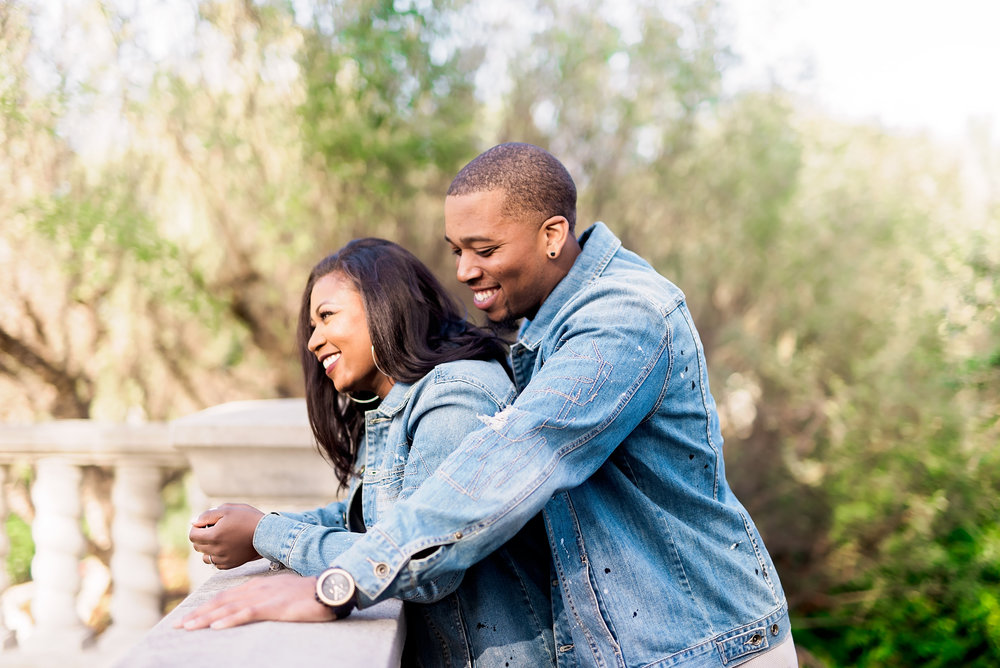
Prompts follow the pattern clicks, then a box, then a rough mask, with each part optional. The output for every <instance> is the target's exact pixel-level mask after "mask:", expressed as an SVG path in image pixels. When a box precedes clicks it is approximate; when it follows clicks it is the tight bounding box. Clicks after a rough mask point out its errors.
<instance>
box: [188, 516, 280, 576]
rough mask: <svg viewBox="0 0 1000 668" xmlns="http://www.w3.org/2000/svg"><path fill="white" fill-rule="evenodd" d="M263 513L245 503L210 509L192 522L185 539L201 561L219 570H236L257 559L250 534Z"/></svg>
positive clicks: (251, 534)
mask: <svg viewBox="0 0 1000 668" xmlns="http://www.w3.org/2000/svg"><path fill="white" fill-rule="evenodd" d="M263 516H264V513H262V512H261V511H259V510H257V509H256V508H254V507H253V506H248V505H246V504H245V503H224V504H222V505H221V506H219V507H218V508H210V509H208V510H206V511H205V512H203V513H202V514H201V515H199V516H198V517H196V518H195V519H194V521H193V522H191V525H192V528H191V531H190V533H188V538H189V539H190V540H191V544H192V545H193V546H194V549H195V550H197V551H198V552H201V553H202V558H201V560H202V561H204V562H205V563H206V564H215V566H217V567H218V568H223V569H225V568H236V567H237V566H240V565H242V564H245V563H247V562H248V561H253V560H254V559H260V555H259V554H257V550H255V549H254V547H253V533H254V531H255V530H256V529H257V523H258V522H260V518H261V517H263Z"/></svg>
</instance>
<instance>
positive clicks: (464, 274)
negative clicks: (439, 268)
mask: <svg viewBox="0 0 1000 668" xmlns="http://www.w3.org/2000/svg"><path fill="white" fill-rule="evenodd" d="M482 273H483V272H482V270H481V269H480V268H479V264H478V263H477V262H476V256H475V254H474V253H462V254H460V255H458V257H456V258H455V278H457V279H458V280H459V281H460V282H462V283H468V282H469V281H474V280H475V279H477V278H479V277H480V276H482Z"/></svg>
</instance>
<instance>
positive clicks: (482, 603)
mask: <svg viewBox="0 0 1000 668" xmlns="http://www.w3.org/2000/svg"><path fill="white" fill-rule="evenodd" d="M513 399H514V386H513V384H512V383H511V382H510V379H509V378H508V376H507V373H506V372H505V371H504V370H503V367H502V366H501V365H500V364H499V363H497V362H483V361H472V360H465V361H459V362H449V363H446V364H441V365H439V366H437V367H435V368H434V369H433V370H432V371H431V372H430V373H429V374H427V375H426V376H424V377H423V378H422V379H420V380H419V381H417V382H416V383H414V384H412V385H410V384H402V383H397V384H396V385H394V386H393V388H392V389H391V390H390V391H389V393H388V395H386V397H385V399H383V400H382V402H381V403H380V405H379V406H378V408H376V409H374V410H370V411H367V412H366V413H365V440H364V443H363V444H361V445H360V447H359V452H358V456H357V460H356V465H355V475H354V476H353V477H352V479H351V482H350V487H349V490H348V494H347V497H346V499H345V500H344V501H338V502H336V503H331V504H330V505H328V506H326V507H324V508H318V509H316V510H313V511H309V512H304V513H281V514H280V515H278V514H270V515H266V516H264V518H263V519H262V520H261V521H260V523H259V524H258V526H257V530H256V532H255V534H254V547H255V548H256V549H257V551H258V552H259V553H260V554H261V555H262V556H264V557H267V558H268V559H271V560H272V561H275V562H279V563H281V564H284V565H285V566H287V567H289V568H291V569H292V570H295V571H297V572H298V573H302V574H304V575H315V574H317V573H319V572H321V571H323V570H324V569H326V568H328V567H329V564H330V562H331V561H333V560H334V559H335V557H336V556H338V555H339V554H340V553H341V552H343V551H344V550H345V549H346V548H347V547H349V546H350V545H351V544H352V543H353V542H355V541H356V540H358V538H359V537H361V536H363V535H364V533H361V532H363V531H365V528H366V527H372V526H375V525H376V524H377V523H378V522H379V521H380V520H381V518H383V517H385V515H386V513H387V512H389V511H390V509H391V508H392V507H393V505H394V504H396V503H397V502H398V501H399V500H400V499H405V498H407V497H408V496H409V495H410V494H412V492H413V490H414V489H416V488H417V487H419V486H420V484H421V483H422V482H424V481H425V480H426V479H427V477H428V476H430V475H431V473H433V471H434V469H436V468H437V467H438V465H439V464H440V463H441V462H442V461H443V460H444V458H445V457H446V456H447V455H448V454H449V453H450V452H451V451H452V450H453V449H454V448H455V447H456V446H457V445H458V444H459V443H461V441H462V439H463V438H464V437H465V436H466V435H467V434H468V433H469V432H471V431H474V430H475V429H477V428H478V427H481V426H482V424H483V423H482V419H483V416H491V415H493V414H494V413H496V412H497V411H498V410H500V409H501V408H503V407H504V406H506V405H507V404H509V403H510V402H511V401H512V400H513ZM356 501H360V503H361V507H362V514H363V517H364V524H365V525H366V527H355V526H352V525H351V522H350V517H351V515H352V513H350V512H349V509H350V508H351V504H352V503H354V502H356ZM348 528H350V529H353V530H354V531H348ZM539 557H542V558H539ZM463 575H464V580H463ZM548 580H549V559H548V554H547V545H546V542H545V529H544V527H543V526H542V523H541V521H540V519H538V520H536V521H534V522H531V523H529V524H528V525H527V526H526V527H525V528H524V529H523V530H522V531H520V532H519V533H518V534H517V535H516V536H514V537H513V538H512V539H511V541H509V542H508V543H507V544H505V545H504V546H503V547H501V548H500V549H499V550H497V551H496V552H494V553H493V554H491V555H490V556H489V557H487V558H486V559H484V560H483V561H480V562H479V563H477V564H475V565H473V566H472V567H471V568H469V569H467V570H465V572H464V573H463V571H462V570H453V571H449V572H448V573H446V574H444V575H443V576H442V577H441V578H439V579H436V580H426V581H425V582H423V583H422V584H421V586H417V587H412V588H409V589H407V590H406V591H399V592H397V593H396V595H397V596H399V597H400V598H402V599H404V600H405V602H406V603H405V611H406V619H407V637H406V643H405V650H404V651H405V653H406V665H422V666H428V667H429V668H431V667H433V668H437V667H438V666H489V667H492V666H499V665H504V663H505V662H506V663H509V665H518V666H545V665H554V664H555V658H554V648H553V639H552V616H551V605H550V600H549V596H550V593H549V585H548Z"/></svg>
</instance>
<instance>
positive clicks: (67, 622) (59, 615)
mask: <svg viewBox="0 0 1000 668" xmlns="http://www.w3.org/2000/svg"><path fill="white" fill-rule="evenodd" d="M81 477H82V475H81V471H80V469H79V467H77V466H75V465H73V464H72V463H70V462H68V461H66V460H64V459H61V458H58V457H46V458H43V459H40V460H38V462H37V464H36V465H35V484H34V485H32V488H31V500H32V502H33V503H34V505H35V520H34V522H32V525H31V536H32V538H33V539H34V541H35V556H34V558H33V559H32V560H31V577H32V579H33V580H34V583H35V593H34V597H33V598H32V602H31V612H32V616H33V617H34V620H35V626H34V629H33V631H32V633H31V635H30V637H29V638H28V639H27V640H26V642H24V643H22V645H23V646H24V647H25V649H26V650H40V651H50V650H52V649H53V648H68V649H72V648H80V647H82V646H83V645H84V644H85V642H86V641H88V640H89V639H90V638H91V636H92V632H91V631H90V629H88V628H87V627H86V626H84V624H83V622H82V621H81V620H80V618H79V616H78V615H77V612H76V597H77V594H79V592H80V558H81V557H82V555H83V551H84V547H85V543H84V539H83V533H82V532H81V530H80V480H81Z"/></svg>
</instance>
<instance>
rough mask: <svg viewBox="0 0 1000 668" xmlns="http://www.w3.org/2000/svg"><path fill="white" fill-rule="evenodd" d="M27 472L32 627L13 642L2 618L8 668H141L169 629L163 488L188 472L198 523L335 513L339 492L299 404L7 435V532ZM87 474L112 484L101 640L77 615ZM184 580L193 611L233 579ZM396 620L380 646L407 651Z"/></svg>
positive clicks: (0, 584) (2, 656)
mask: <svg viewBox="0 0 1000 668" xmlns="http://www.w3.org/2000/svg"><path fill="white" fill-rule="evenodd" d="M25 466H29V467H30V468H31V471H32V484H31V495H30V498H31V506H33V508H34V518H33V520H32V521H31V535H32V539H33V541H34V543H35V554H34V557H33V559H32V562H31V576H32V585H31V601H30V612H31V619H32V624H31V626H30V628H28V629H22V628H18V629H16V631H17V632H16V633H15V632H14V631H15V629H13V628H7V627H6V626H4V615H3V614H2V613H0V665H4V666H8V665H9V666H12V667H13V666H23V667H25V668H27V667H30V666H51V665H61V666H64V667H71V666H77V665H79V666H111V665H114V664H115V662H116V661H117V660H118V658H119V657H121V656H122V655H123V653H124V652H126V651H131V652H132V653H131V654H130V655H129V656H145V655H144V654H142V651H141V647H142V646H143V645H146V646H148V644H149V642H150V638H153V639H155V638H157V637H159V636H158V635H155V634H149V635H148V636H147V632H148V631H149V630H150V629H151V628H152V627H154V625H157V623H158V622H159V623H160V624H159V626H158V627H157V628H158V629H159V628H161V627H162V626H163V624H164V623H165V622H166V620H164V622H160V620H161V618H162V617H163V610H162V609H161V605H162V603H161V601H162V598H163V596H162V594H163V585H162V583H161V578H160V573H159V567H158V556H159V552H160V546H159V544H158V539H157V522H158V521H159V519H160V517H161V514H162V513H163V498H162V488H163V482H164V480H167V479H168V478H170V477H175V476H176V475H177V474H178V473H179V472H182V471H187V470H190V475H189V476H188V485H187V488H186V490H187V495H188V501H189V505H190V507H191V508H192V510H193V511H194V512H197V511H200V510H202V509H204V508H208V507H210V506H212V505H216V504H218V503H220V502H223V501H240V502H245V503H251V504H253V505H255V506H257V507H259V508H261V509H262V510H280V509H286V510H295V509H304V508H309V507H315V506H318V505H322V504H324V503H328V502H329V501H330V500H331V499H333V498H335V497H336V494H337V492H338V489H337V485H336V480H335V478H334V476H333V473H332V471H331V470H330V467H329V465H328V464H326V463H325V462H324V461H323V460H322V458H321V457H320V455H319V454H318V452H317V451H316V447H315V445H314V442H313V439H312V434H311V432H310V430H309V425H308V420H307V418H306V412H305V405H304V402H303V401H302V400H299V399H290V400H270V401H253V402H235V403H231V404H223V405H221V406H216V407H213V408H210V409H208V410H206V411H202V412H200V413H196V414H194V415H191V416H187V417H185V418H181V419H179V420H175V421H173V422H171V423H142V424H134V425H133V424H102V423H98V422H92V421H88V420H65V421H55V422H49V423H43V424H37V425H0V523H2V522H5V521H6V519H7V516H8V513H10V512H11V504H9V503H8V497H7V495H6V494H4V493H3V491H4V490H5V489H6V488H8V487H9V486H10V485H9V484H7V483H9V481H10V478H11V472H12V471H14V470H22V469H23V468H24V467H25ZM89 467H97V468H99V469H102V470H104V471H107V472H109V473H110V475H111V476H112V477H113V483H112V485H111V490H110V505H111V508H112V509H113V513H112V519H111V522H110V525H111V530H110V539H111V557H110V578H111V586H110V591H111V594H110V602H109V605H108V608H109V614H110V622H111V623H110V626H109V627H108V628H107V629H106V630H105V631H104V632H103V633H100V634H99V635H97V634H96V632H95V629H92V628H90V627H88V626H87V625H86V623H85V622H84V620H82V619H81V618H80V616H79V615H78V613H77V599H78V598H79V597H80V594H81V559H82V557H83V554H84V551H85V547H86V540H85V536H84V532H83V529H82V524H83V522H82V516H83V512H82V505H83V501H82V496H81V493H82V489H81V485H82V480H83V478H84V472H85V470H86V469H88V468H89ZM9 550H10V541H9V539H8V537H7V536H6V532H5V531H4V532H0V596H3V595H4V590H5V589H7V588H8V584H9V578H8V575H7V573H6V559H7V555H8V553H9ZM188 572H189V575H190V582H191V588H192V595H191V597H189V599H188V600H187V601H185V604H188V603H189V601H191V600H194V599H195V597H196V596H199V595H200V596H202V597H204V595H205V591H211V590H212V589H213V587H214V588H218V587H220V586H226V584H227V583H228V584H231V580H226V579H225V578H223V580H222V584H219V582H215V584H212V581H210V580H209V578H210V576H212V575H213V573H214V574H215V576H214V577H215V578H216V580H218V579H219V574H218V572H217V571H215V570H214V569H212V568H211V567H210V566H207V565H205V564H203V563H202V562H201V560H200V555H198V554H197V553H194V552H193V551H192V552H191V559H190V560H189V565H188ZM206 588H207V589H206ZM182 605H183V604H182ZM5 607H7V608H10V607H11V606H5ZM400 614H401V613H400V612H399V608H398V606H397V608H395V609H394V610H393V611H390V612H389V613H388V614H386V613H382V619H381V621H382V622H383V623H386V622H387V623H388V624H389V626H390V627H391V628H392V631H391V632H389V633H388V635H386V632H380V633H382V637H381V640H380V642H388V643H389V644H390V646H393V647H395V646H397V645H399V644H400V643H399V638H400V636H399V635H398V634H399V633H400V630H399V628H398V626H399V615H400ZM285 632H287V631H283V633H285ZM292 633H293V635H294V634H295V633H298V631H292ZM159 635H160V636H162V635H163V632H162V631H160V632H159ZM139 641H141V643H140V645H139V647H140V649H139V650H136V649H135V648H134V646H136V643H137V642H139ZM175 644H176V645H179V644H180V643H175ZM130 648H132V649H131V650H130ZM137 651H138V653H136V652H137ZM303 651H305V650H303ZM397 654H398V653H397ZM389 656H390V659H389V661H390V663H389V664H380V665H390V664H391V662H392V661H393V659H392V658H391V657H392V656H396V655H393V654H390V655H389ZM150 665H153V664H150ZM157 665H179V664H176V663H172V662H170V661H167V662H166V663H162V664H157ZM188 665H191V664H188ZM206 665H207V664H206ZM212 665H216V666H217V665H229V664H228V663H226V662H225V661H221V662H216V663H213V664H212ZM247 665H250V664H247Z"/></svg>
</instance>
